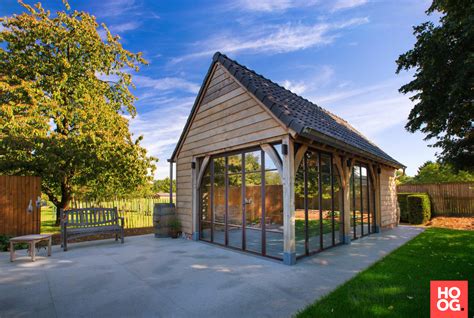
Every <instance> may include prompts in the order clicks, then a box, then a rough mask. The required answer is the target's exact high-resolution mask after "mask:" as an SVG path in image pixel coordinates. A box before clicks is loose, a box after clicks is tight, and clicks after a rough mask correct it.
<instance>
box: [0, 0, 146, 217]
mask: <svg viewBox="0 0 474 318" xmlns="http://www.w3.org/2000/svg"><path fill="white" fill-rule="evenodd" d="M20 4H21V6H23V8H25V9H26V12H24V13H22V14H19V15H13V16H11V17H5V18H2V19H1V20H0V22H1V23H2V25H3V30H2V31H0V171H1V172H3V173H10V174H24V175H39V176H41V178H42V191H43V192H44V193H45V194H46V195H47V196H48V197H49V199H50V200H51V201H52V202H53V203H54V205H55V206H56V207H57V210H58V213H59V209H63V208H67V207H68V204H69V202H70V200H71V198H72V196H73V194H74V193H77V192H79V193H82V194H83V195H87V196H89V197H105V196H108V195H111V194H113V195H118V196H120V195H123V194H126V193H128V192H130V191H133V190H135V189H136V188H137V187H140V186H143V185H144V184H146V183H147V182H149V181H150V180H151V176H150V175H151V172H152V170H153V169H154V164H153V162H154V160H155V159H154V158H152V157H148V156H147V154H146V150H145V149H144V148H143V147H141V146H140V140H141V139H142V137H138V138H136V139H135V140H134V138H132V137H133V136H132V134H131V133H130V131H129V125H128V119H127V117H128V116H131V117H133V116H135V113H136V110H135V107H134V105H133V103H134V101H135V99H136V98H135V97H134V96H133V94H132V93H131V92H130V90H129V87H130V86H132V87H133V84H132V79H131V75H130V74H129V73H128V72H127V71H126V69H127V68H128V69H133V70H135V71H138V66H139V65H140V64H145V63H146V61H145V60H144V59H143V58H142V56H141V53H137V54H135V53H131V52H129V51H127V50H125V49H124V48H123V47H122V45H121V44H120V42H119V37H118V36H112V34H111V33H110V32H109V30H108V29H107V27H106V26H105V25H104V24H102V27H103V29H104V30H105V33H106V39H104V40H103V39H101V37H100V35H99V32H98V30H99V28H100V27H99V25H98V23H97V22H96V19H95V17H94V16H92V15H90V14H88V13H86V12H78V11H71V10H70V8H69V5H68V4H67V3H65V5H66V10H65V11H59V12H57V13H56V14H55V15H54V16H53V15H51V13H50V12H49V11H46V10H45V9H43V8H42V6H41V4H40V3H38V4H36V5H35V6H34V7H32V6H29V5H27V4H24V3H22V2H20ZM126 115H128V116H126ZM57 222H59V215H57Z"/></svg>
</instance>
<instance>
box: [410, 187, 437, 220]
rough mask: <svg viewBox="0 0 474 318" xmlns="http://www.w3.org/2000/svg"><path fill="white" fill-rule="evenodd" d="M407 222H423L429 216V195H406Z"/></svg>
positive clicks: (428, 218)
mask: <svg viewBox="0 0 474 318" xmlns="http://www.w3.org/2000/svg"><path fill="white" fill-rule="evenodd" d="M407 207H408V222H410V224H424V223H426V222H428V221H429V220H430V218H431V203H430V197H429V196H428V194H426V193H414V194H410V195H409V196H408V197H407Z"/></svg>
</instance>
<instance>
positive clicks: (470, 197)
mask: <svg viewBox="0 0 474 318" xmlns="http://www.w3.org/2000/svg"><path fill="white" fill-rule="evenodd" d="M397 191H398V192H424V193H428V195H429V196H430V199H431V209H432V211H431V213H432V214H433V215H434V216H474V182H466V183H428V184H402V185H399V186H398V187H397Z"/></svg>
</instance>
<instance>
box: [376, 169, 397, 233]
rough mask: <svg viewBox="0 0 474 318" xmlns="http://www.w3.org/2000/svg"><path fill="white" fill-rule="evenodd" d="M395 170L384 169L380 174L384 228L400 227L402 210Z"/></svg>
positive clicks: (382, 222)
mask: <svg viewBox="0 0 474 318" xmlns="http://www.w3.org/2000/svg"><path fill="white" fill-rule="evenodd" d="M395 171H396V170H395V169H391V168H386V167H384V168H382V171H381V174H380V201H381V202H380V203H381V208H380V212H381V225H382V228H386V227H393V226H396V225H398V220H399V215H400V209H399V207H398V201H397V185H396V182H395Z"/></svg>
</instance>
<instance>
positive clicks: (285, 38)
mask: <svg viewBox="0 0 474 318" xmlns="http://www.w3.org/2000/svg"><path fill="white" fill-rule="evenodd" d="M368 21H369V20H368V18H366V17H364V18H353V19H349V20H346V21H342V22H337V23H316V24H313V25H303V24H297V25H295V24H290V23H288V24H283V25H271V26H265V27H262V28H260V31H255V30H256V29H257V28H252V32H250V33H249V34H248V35H246V36H240V37H239V36H236V35H232V34H221V35H219V36H216V37H214V38H212V39H210V40H208V41H206V42H199V43H196V46H197V47H199V48H204V49H203V50H201V51H197V52H194V53H190V54H187V55H184V56H181V57H178V58H175V59H173V60H172V61H171V62H172V63H179V62H182V61H184V60H189V59H193V58H198V57H202V56H210V55H212V54H213V53H214V52H216V51H221V52H223V53H226V54H228V53H238V52H246V53H273V54H275V53H287V52H294V51H298V50H304V49H307V48H311V47H316V46H323V45H327V44H330V43H332V42H333V40H334V38H336V37H337V33H336V32H337V31H338V30H340V29H344V28H347V27H350V26H355V25H360V24H364V23H367V22H368Z"/></svg>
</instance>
